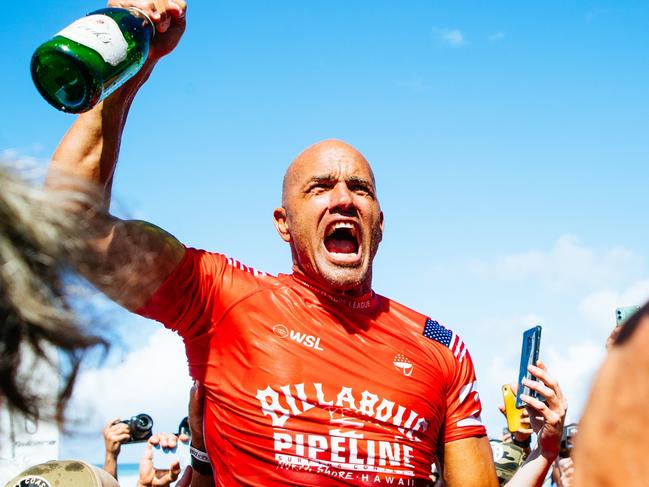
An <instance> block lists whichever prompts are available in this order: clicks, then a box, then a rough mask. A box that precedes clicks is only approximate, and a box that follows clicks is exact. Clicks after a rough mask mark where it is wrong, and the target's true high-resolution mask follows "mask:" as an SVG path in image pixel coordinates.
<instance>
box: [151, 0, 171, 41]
mask: <svg viewBox="0 0 649 487" xmlns="http://www.w3.org/2000/svg"><path fill="white" fill-rule="evenodd" d="M153 3H154V5H155V9H156V12H157V13H158V22H157V23H156V30H157V31H158V32H161V33H162V32H167V30H168V29H169V26H170V25H171V15H170V14H169V2H168V0H154V2H153Z"/></svg>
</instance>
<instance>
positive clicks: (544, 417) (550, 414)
mask: <svg viewBox="0 0 649 487" xmlns="http://www.w3.org/2000/svg"><path fill="white" fill-rule="evenodd" d="M521 399H522V400H523V402H524V403H525V404H527V405H528V407H531V408H532V409H533V410H535V411H536V412H537V413H538V414H535V415H534V416H535V417H536V418H537V419H539V420H541V421H544V422H545V423H547V424H549V425H556V424H558V423H560V422H561V417H562V416H561V415H560V414H557V413H556V412H555V411H553V410H552V409H550V408H549V407H548V406H547V404H545V403H544V402H543V401H539V400H538V399H536V398H535V397H532V396H528V395H527V394H521ZM532 414H533V411H530V416H531V415H532Z"/></svg>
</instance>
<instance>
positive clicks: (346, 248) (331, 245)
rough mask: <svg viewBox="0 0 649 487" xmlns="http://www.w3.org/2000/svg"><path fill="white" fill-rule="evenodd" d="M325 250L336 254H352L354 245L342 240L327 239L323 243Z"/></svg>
mask: <svg viewBox="0 0 649 487" xmlns="http://www.w3.org/2000/svg"><path fill="white" fill-rule="evenodd" d="M325 246H326V247H327V250H328V251H329V252H332V253H337V254H353V253H354V252H356V243H355V242H352V241H351V240H348V239H344V238H328V239H327V240H326V241H325Z"/></svg>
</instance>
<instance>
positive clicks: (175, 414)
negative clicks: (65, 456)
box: [68, 329, 191, 461]
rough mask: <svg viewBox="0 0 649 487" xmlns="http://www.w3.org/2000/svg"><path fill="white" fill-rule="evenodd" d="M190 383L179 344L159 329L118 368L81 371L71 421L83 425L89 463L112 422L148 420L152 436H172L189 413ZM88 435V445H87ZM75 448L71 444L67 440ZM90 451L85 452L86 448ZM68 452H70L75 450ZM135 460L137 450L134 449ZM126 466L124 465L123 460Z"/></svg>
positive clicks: (96, 457)
mask: <svg viewBox="0 0 649 487" xmlns="http://www.w3.org/2000/svg"><path fill="white" fill-rule="evenodd" d="M190 386H191V380H190V379H189V373H188V370H187V362H186V359H185V351H184V347H183V343H182V339H181V338H180V337H178V336H177V335H176V334H174V333H172V332H170V331H168V330H166V329H158V330H156V331H155V332H154V333H153V334H151V335H150V336H149V337H148V339H147V342H146V343H145V344H143V346H142V347H141V348H138V349H135V350H132V351H131V352H129V353H128V354H127V355H126V357H125V358H124V360H123V361H122V362H121V363H119V364H118V365H116V366H111V367H103V368H95V369H90V370H86V371H84V372H83V373H82V374H81V375H80V377H79V380H78V382H77V386H76V389H75V392H74V397H73V405H72V407H71V410H70V416H71V418H72V419H73V421H74V420H75V418H77V420H78V421H79V422H81V423H82V426H80V427H79V428H78V429H81V430H82V432H83V433H84V434H83V437H81V438H79V440H83V446H79V448H84V452H83V455H84V457H85V458H87V459H90V460H92V461H98V460H100V459H101V458H102V457H103V451H102V449H101V447H102V446H103V443H102V442H103V440H101V430H102V428H103V426H104V424H105V423H106V422H107V421H108V420H110V419H112V418H114V417H118V416H119V417H121V418H122V419H127V418H130V417H131V416H133V415H135V414H139V413H147V414H149V415H151V417H152V418H153V421H154V431H158V432H160V431H175V430H176V429H177V427H178V423H179V422H180V420H181V419H182V418H183V417H184V416H185V415H186V414H187V402H188V398H189V388H190ZM89 435H90V436H91V437H92V441H89V439H90V438H89ZM71 441H72V442H73V443H74V440H71ZM91 444H92V445H93V446H94V447H95V448H94V450H92V449H91V450H92V451H90V450H88V448H89V447H88V445H91ZM68 447H69V448H70V449H72V450H74V449H75V445H74V444H71V445H68ZM134 449H135V450H137V451H135V452H134V458H132V459H131V460H132V461H138V459H139V455H140V453H141V449H140V448H134ZM127 461H128V460H127Z"/></svg>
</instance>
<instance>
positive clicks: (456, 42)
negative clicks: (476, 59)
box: [436, 29, 467, 47]
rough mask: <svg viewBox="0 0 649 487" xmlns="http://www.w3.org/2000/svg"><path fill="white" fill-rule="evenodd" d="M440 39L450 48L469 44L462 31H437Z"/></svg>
mask: <svg viewBox="0 0 649 487" xmlns="http://www.w3.org/2000/svg"><path fill="white" fill-rule="evenodd" d="M436 32H437V35H438V36H439V39H440V40H441V41H442V42H443V43H444V44H448V45H450V46H456V47H457V46H463V45H465V44H466V43H467V40H466V38H465V37H464V34H463V33H462V31H461V30H460V29H437V30H436Z"/></svg>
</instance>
